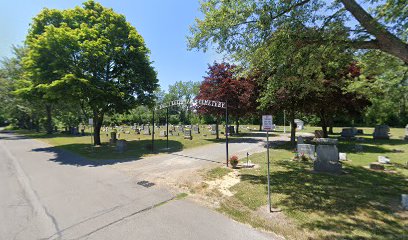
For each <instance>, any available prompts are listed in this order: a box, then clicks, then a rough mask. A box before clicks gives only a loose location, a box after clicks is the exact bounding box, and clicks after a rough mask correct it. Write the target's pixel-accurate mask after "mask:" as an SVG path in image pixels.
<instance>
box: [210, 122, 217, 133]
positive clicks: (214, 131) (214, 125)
mask: <svg viewBox="0 0 408 240" xmlns="http://www.w3.org/2000/svg"><path fill="white" fill-rule="evenodd" d="M216 134H217V125H216V124H212V125H211V135H216Z"/></svg>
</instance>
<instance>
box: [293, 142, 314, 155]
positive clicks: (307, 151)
mask: <svg viewBox="0 0 408 240" xmlns="http://www.w3.org/2000/svg"><path fill="white" fill-rule="evenodd" d="M315 150H316V147H315V145H312V144H298V145H297V152H298V154H299V155H302V154H304V155H307V156H308V157H310V158H311V159H315Z"/></svg>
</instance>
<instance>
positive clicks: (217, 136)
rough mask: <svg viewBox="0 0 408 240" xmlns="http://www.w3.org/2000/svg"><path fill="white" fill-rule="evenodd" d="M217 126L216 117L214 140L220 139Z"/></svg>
mask: <svg viewBox="0 0 408 240" xmlns="http://www.w3.org/2000/svg"><path fill="white" fill-rule="evenodd" d="M218 124H219V119H218V117H217V122H216V124H215V131H216V132H217V135H216V137H215V139H220V135H219V127H218Z"/></svg>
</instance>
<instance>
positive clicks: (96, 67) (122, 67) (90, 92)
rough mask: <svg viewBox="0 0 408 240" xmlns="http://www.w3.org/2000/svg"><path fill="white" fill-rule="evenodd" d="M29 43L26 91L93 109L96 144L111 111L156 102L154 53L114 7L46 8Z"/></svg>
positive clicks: (31, 29) (121, 110)
mask: <svg viewBox="0 0 408 240" xmlns="http://www.w3.org/2000/svg"><path fill="white" fill-rule="evenodd" d="M26 44H27V46H28V49H29V52H28V55H27V57H26V58H25V59H24V63H25V66H26V68H27V71H28V74H27V75H28V77H29V80H30V82H31V84H30V86H29V87H28V88H26V89H22V92H25V93H27V94H31V96H30V97H31V98H35V97H37V98H42V99H44V100H46V101H48V102H54V101H55V100H58V99H61V98H62V97H63V99H64V101H70V102H72V103H74V104H77V105H79V106H81V107H82V108H83V109H84V108H89V110H90V111H91V112H92V117H93V118H94V122H95V133H96V135H95V137H96V141H95V142H96V144H99V143H100V142H99V140H98V138H99V128H100V126H101V124H102V121H103V117H104V115H105V114H114V113H123V112H125V111H127V110H129V109H131V108H133V107H135V105H136V104H141V103H143V104H149V105H151V104H152V101H153V99H154V93H153V92H154V90H155V89H156V88H157V87H158V84H157V82H158V80H157V78H156V72H155V71H154V69H153V67H152V66H151V61H150V59H149V53H150V52H149V50H148V49H147V47H146V46H145V43H144V40H143V38H142V37H141V36H140V35H139V33H138V32H137V31H136V29H135V28H134V27H133V26H131V25H130V24H129V23H128V22H126V19H125V17H124V16H123V15H120V14H117V13H115V12H113V10H112V9H108V8H104V7H103V6H102V5H100V4H98V3H96V2H94V1H92V0H91V1H87V2H85V3H84V4H83V8H80V7H76V8H74V9H68V10H49V9H44V10H43V11H42V12H41V13H40V14H38V16H37V17H35V18H34V20H33V23H32V25H31V28H30V30H29V34H28V36H27V40H26ZM84 110H85V109H84Z"/></svg>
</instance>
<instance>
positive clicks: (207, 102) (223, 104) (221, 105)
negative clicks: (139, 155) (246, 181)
mask: <svg viewBox="0 0 408 240" xmlns="http://www.w3.org/2000/svg"><path fill="white" fill-rule="evenodd" d="M178 105H193V106H198V105H202V106H209V107H216V108H224V109H225V128H226V131H225V152H226V159H225V163H226V165H227V167H228V134H229V128H228V102H220V101H214V100H208V99H193V100H191V101H186V100H174V101H171V102H169V103H164V104H160V105H158V106H156V107H155V108H154V109H153V118H152V125H153V131H152V151H154V112H155V111H157V110H161V109H164V108H166V133H167V134H166V135H167V142H166V145H167V148H169V107H172V106H178Z"/></svg>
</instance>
